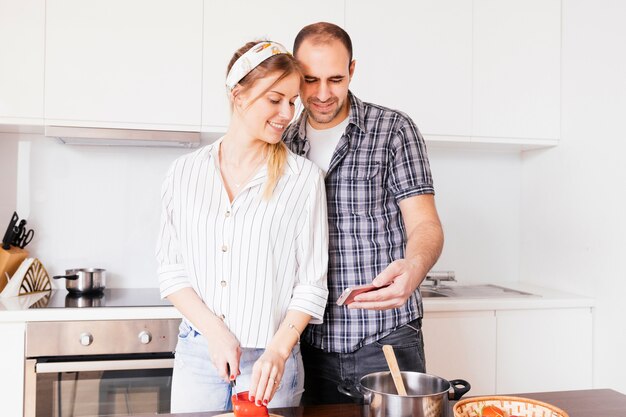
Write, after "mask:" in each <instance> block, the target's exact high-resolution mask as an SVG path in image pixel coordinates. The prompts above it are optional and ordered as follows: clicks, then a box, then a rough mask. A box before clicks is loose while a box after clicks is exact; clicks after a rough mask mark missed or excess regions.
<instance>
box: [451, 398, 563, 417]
mask: <svg viewBox="0 0 626 417" xmlns="http://www.w3.org/2000/svg"><path fill="white" fill-rule="evenodd" d="M453 411H454V417H569V416H568V415H567V413H566V412H565V411H563V410H561V409H560V408H557V407H555V406H553V405H551V404H547V403H544V402H541V401H537V400H533V399H530V398H522V397H506V396H492V397H474V398H467V399H465V400H461V401H459V402H457V403H456V404H455V405H454V408H453Z"/></svg>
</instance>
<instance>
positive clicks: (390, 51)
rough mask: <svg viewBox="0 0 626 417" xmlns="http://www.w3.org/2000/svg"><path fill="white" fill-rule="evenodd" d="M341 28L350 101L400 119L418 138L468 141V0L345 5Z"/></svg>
mask: <svg viewBox="0 0 626 417" xmlns="http://www.w3.org/2000/svg"><path fill="white" fill-rule="evenodd" d="M383 15H386V16H383ZM346 29H347V31H348V33H349V34H350V36H351V38H352V42H353V48H354V58H355V59H356V69H355V75H354V78H353V81H352V84H351V89H352V90H353V91H354V93H355V94H356V95H357V97H359V98H361V99H362V100H365V101H371V102H374V103H376V104H380V105H383V106H387V107H391V108H394V109H397V110H400V111H403V112H405V113H407V114H408V115H409V116H410V117H411V118H412V119H413V120H414V121H415V123H416V124H417V126H418V127H419V129H420V131H421V132H422V133H423V134H425V135H432V134H436V135H450V136H469V134H470V131H471V101H472V95H471V94H472V91H471V87H472V2H471V1H466V0H442V1H427V0H418V1H411V0H387V1H385V2H384V4H381V3H380V2H376V1H361V0H347V1H346Z"/></svg>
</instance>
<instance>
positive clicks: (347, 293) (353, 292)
mask: <svg viewBox="0 0 626 417" xmlns="http://www.w3.org/2000/svg"><path fill="white" fill-rule="evenodd" d="M379 288H382V287H377V286H375V285H374V284H365V285H357V286H356V287H348V288H346V289H345V290H343V292H342V293H341V295H340V296H339V299H338V300H337V305H338V306H342V305H348V304H350V303H351V302H353V301H354V297H356V296H357V295H359V294H363V293H364V292H368V291H373V290H377V289H379Z"/></svg>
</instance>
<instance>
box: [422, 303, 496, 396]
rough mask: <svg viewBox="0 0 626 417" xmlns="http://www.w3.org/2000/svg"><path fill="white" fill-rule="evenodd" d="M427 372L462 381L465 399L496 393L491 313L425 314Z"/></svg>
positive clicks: (494, 339) (493, 320) (494, 329)
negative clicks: (466, 384) (468, 386)
mask: <svg viewBox="0 0 626 417" xmlns="http://www.w3.org/2000/svg"><path fill="white" fill-rule="evenodd" d="M422 330H423V332H424V349H425V353H426V371H427V372H428V373H430V374H433V375H437V376H440V377H442V378H445V379H447V380H450V379H459V378H460V379H465V380H466V381H467V382H469V383H470V384H471V386H472V389H471V390H470V392H469V393H468V395H491V394H493V393H494V392H495V390H496V317H495V314H494V312H493V311H465V312H437V313H435V312H433V313H426V314H425V317H424V320H423V322H422Z"/></svg>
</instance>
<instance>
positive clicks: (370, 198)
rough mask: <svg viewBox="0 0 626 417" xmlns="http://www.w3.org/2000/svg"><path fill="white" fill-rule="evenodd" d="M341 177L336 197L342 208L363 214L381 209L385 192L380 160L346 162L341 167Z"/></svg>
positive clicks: (356, 213)
mask: <svg viewBox="0 0 626 417" xmlns="http://www.w3.org/2000/svg"><path fill="white" fill-rule="evenodd" d="M339 177H340V178H341V181H340V188H339V189H338V190H337V194H336V198H337V199H338V203H339V207H340V208H341V209H342V210H345V211H347V212H350V213H352V214H355V215H359V216H363V215H369V214H372V213H373V212H374V211H376V210H377V209H380V205H381V201H380V200H381V196H382V193H383V183H382V175H381V169H380V162H372V163H369V164H346V165H344V166H342V167H341V169H340V171H339Z"/></svg>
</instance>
